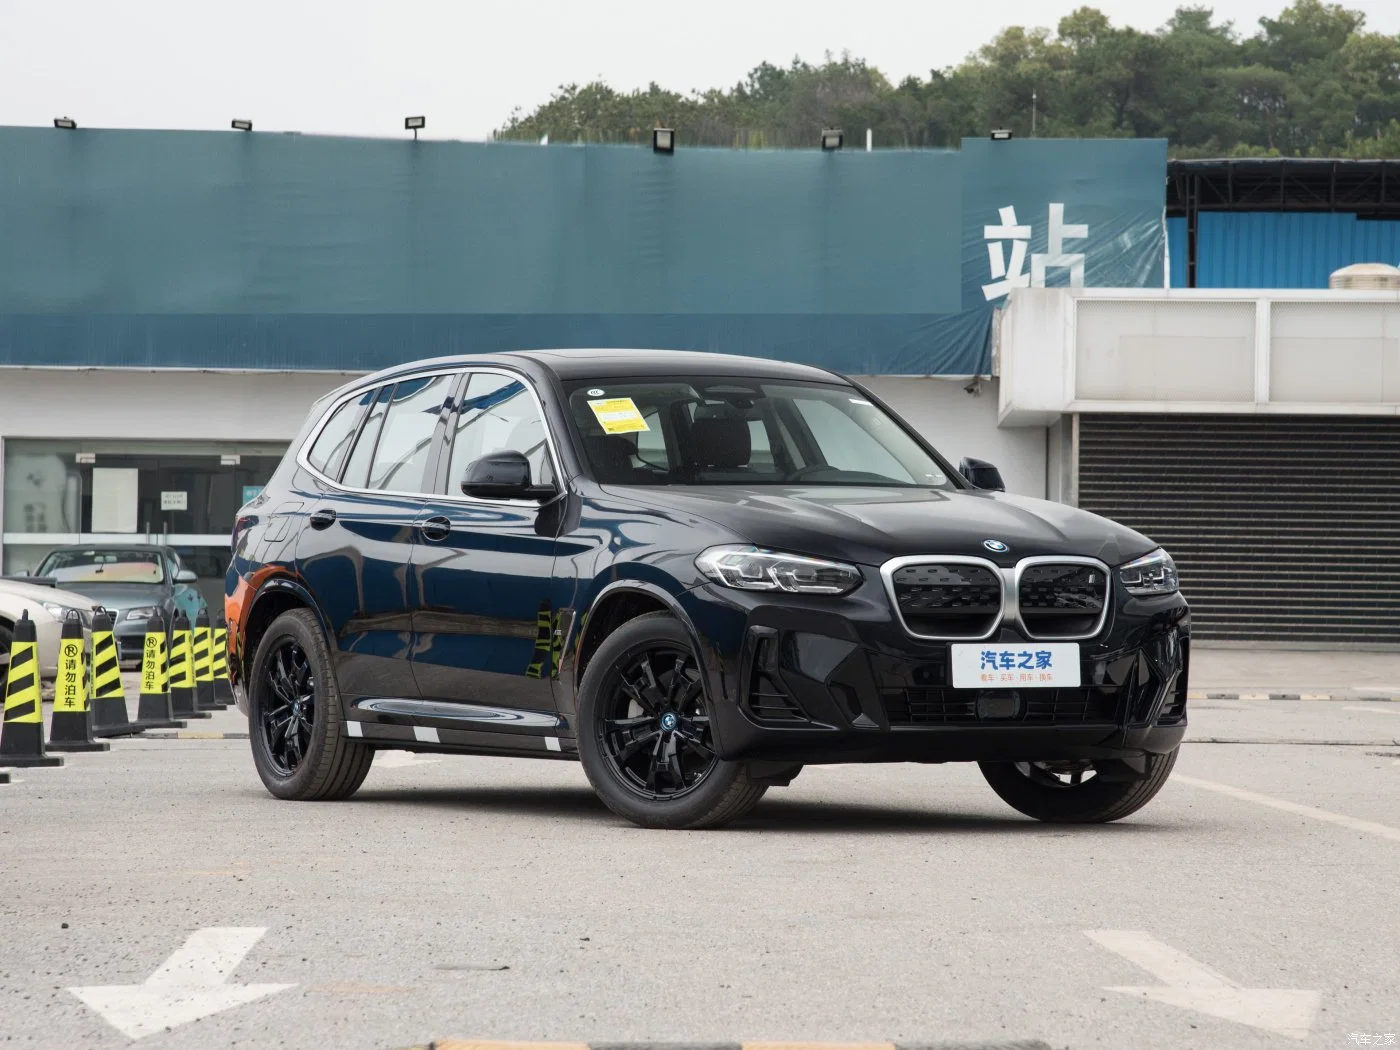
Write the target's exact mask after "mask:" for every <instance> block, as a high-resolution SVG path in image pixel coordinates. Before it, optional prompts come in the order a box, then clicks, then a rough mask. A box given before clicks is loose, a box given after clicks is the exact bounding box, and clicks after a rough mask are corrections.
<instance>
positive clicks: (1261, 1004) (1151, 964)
mask: <svg viewBox="0 0 1400 1050" xmlns="http://www.w3.org/2000/svg"><path fill="white" fill-rule="evenodd" d="M1084 932H1085V935H1086V936H1088V937H1089V939H1090V940H1092V941H1094V942H1095V943H1097V944H1099V945H1101V946H1102V947H1104V948H1107V949H1108V950H1109V951H1111V952H1114V953H1115V954H1117V955H1121V956H1122V957H1123V958H1125V959H1127V960H1128V961H1129V962H1130V963H1132V964H1133V965H1135V966H1138V967H1140V968H1142V969H1144V970H1146V971H1147V972H1148V973H1150V974H1151V975H1152V976H1153V977H1155V978H1157V980H1159V981H1161V982H1162V984H1163V987H1158V988H1149V987H1111V988H1109V989H1108V991H1110V992H1122V993H1123V994H1124V995H1138V996H1142V997H1144V998H1147V999H1155V1000H1157V1002H1159V1003H1169V1004H1171V1005H1172V1006H1179V1007H1181V1008H1182V1009H1184V1010H1195V1011H1196V1012H1197V1013H1203V1014H1209V1015H1210V1016H1211V1017H1219V1018H1221V1019H1223V1020H1226V1021H1234V1022H1235V1023H1236V1024H1243V1025H1249V1026H1250V1027H1251V1028H1262V1029H1263V1030H1264V1031H1266V1032H1275V1033H1277V1034H1278V1035H1286V1036H1288V1037H1289V1038H1290V1039H1306V1038H1307V1037H1308V1032H1309V1031H1310V1030H1311V1029H1312V1022H1313V1017H1314V1016H1315V1015H1316V1013H1317V1008H1318V1004H1319V1002H1320V1001H1321V999H1322V994H1321V993H1320V992H1310V991H1301V990H1299V989H1295V988H1241V987H1239V986H1238V985H1236V984H1234V983H1233V982H1232V981H1230V980H1228V979H1226V978H1225V977H1224V976H1222V975H1221V974H1218V973H1216V972H1215V971H1214V970H1212V969H1210V968H1209V967H1206V966H1202V965H1201V964H1200V963H1198V962H1197V961H1196V960H1195V959H1193V958H1191V956H1189V955H1187V954H1186V953H1185V952H1179V951H1177V950H1176V949H1175V948H1173V947H1171V946H1170V945H1166V944H1163V943H1162V942H1161V941H1159V940H1157V939H1156V938H1155V937H1153V936H1152V935H1151V934H1148V933H1136V932H1133V931H1131V930H1085V931H1084Z"/></svg>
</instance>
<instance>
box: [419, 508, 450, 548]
mask: <svg viewBox="0 0 1400 1050" xmlns="http://www.w3.org/2000/svg"><path fill="white" fill-rule="evenodd" d="M418 531H419V532H421V533H422V534H423V538H424V539H425V540H434V541H436V540H445V539H447V537H448V536H449V535H450V534H451V532H452V522H451V520H450V519H448V518H447V517H445V516H444V515H442V514H434V515H433V516H432V517H431V518H427V519H425V520H423V521H420V522H419V523H418Z"/></svg>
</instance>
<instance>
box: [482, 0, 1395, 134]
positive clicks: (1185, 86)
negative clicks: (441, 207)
mask: <svg viewBox="0 0 1400 1050" xmlns="http://www.w3.org/2000/svg"><path fill="white" fill-rule="evenodd" d="M658 124H664V125H669V126H674V127H676V128H678V129H679V130H680V134H681V141H682V142H683V143H686V144H691V145H709V146H731V147H739V148H754V147H814V146H815V145H816V141H817V135H818V133H819V132H820V131H821V129H822V128H824V127H832V126H839V127H844V128H845V129H846V130H847V131H848V132H850V133H851V134H852V135H856V134H859V132H860V131H863V130H864V129H865V128H870V129H872V130H873V131H874V134H875V142H876V144H877V145H879V146H896V147H906V148H936V147H953V146H956V145H957V144H958V142H959V140H960V139H962V138H963V137H965V136H968V135H984V134H986V133H987V132H988V131H989V130H991V129H992V128H997V127H1005V128H1010V129H1011V130H1012V131H1013V132H1015V133H1016V134H1017V135H1022V136H1024V135H1029V134H1031V133H1032V126H1033V124H1034V131H1035V133H1036V134H1039V135H1041V136H1057V137H1076V136H1136V137H1160V138H1166V139H1168V141H1169V142H1170V143H1171V148H1172V150H1173V152H1174V153H1175V154H1176V155H1178V156H1205V155H1226V156H1234V155H1267V154H1278V155H1284V156H1326V155H1332V156H1377V155H1382V153H1384V151H1386V150H1389V151H1390V155H1395V154H1397V153H1400V149H1397V145H1396V134H1397V130H1396V129H1397V128H1400V37H1395V36H1387V35H1385V34H1381V33H1372V32H1369V31H1367V30H1366V24H1365V18H1364V16H1363V15H1362V14H1361V13H1360V12H1358V11H1353V10H1350V9H1348V8H1346V7H1345V6H1343V5H1341V4H1337V3H1324V2H1323V0H1293V2H1292V3H1291V4H1289V6H1287V7H1285V8H1284V9H1283V10H1282V11H1280V12H1279V14H1278V15H1277V16H1276V17H1273V18H1261V19H1260V20H1259V23H1258V27H1257V29H1256V31H1255V32H1254V33H1253V34H1252V35H1250V36H1242V35H1241V34H1240V33H1239V32H1238V31H1237V30H1236V28H1235V27H1234V26H1233V25H1232V24H1231V23H1229V22H1217V21H1216V19H1215V14H1214V12H1213V11H1212V10H1211V9H1210V8H1209V7H1201V6H1186V7H1181V8H1178V9H1177V11H1176V13H1175V14H1173V15H1172V17H1171V18H1170V19H1169V20H1168V21H1167V23H1166V24H1165V25H1163V26H1162V27H1161V28H1160V29H1158V30H1156V31H1155V32H1142V31H1140V30H1137V29H1132V28H1129V27H1120V26H1115V25H1113V23H1112V21H1111V20H1110V19H1109V18H1108V16H1107V15H1105V14H1104V13H1103V12H1102V11H1099V10H1097V9H1096V8H1093V7H1079V8H1077V9H1075V10H1072V11H1070V12H1069V13H1068V14H1066V15H1065V16H1064V17H1062V18H1061V19H1060V20H1059V22H1058V23H1057V24H1056V26H1055V28H1054V30H1053V31H1052V30H1051V29H1048V28H1043V27H1041V28H1037V27H1030V28H1027V27H1024V26H1009V27H1007V28H1006V29H1004V30H1002V31H1001V32H1000V33H998V34H997V35H996V36H995V37H994V38H993V39H992V40H990V41H988V42H987V43H986V44H985V45H984V46H983V47H981V48H979V49H978V50H977V51H976V53H974V54H973V55H971V56H969V57H968V58H967V60H966V61H964V62H962V63H960V64H959V65H957V66H954V67H951V68H947V69H935V70H930V72H929V74H928V76H927V78H922V77H906V78H905V79H904V80H902V81H900V82H899V83H898V84H892V83H890V81H889V80H888V79H887V78H886V77H885V76H884V74H882V73H881V72H880V71H879V70H878V69H876V68H874V67H873V66H871V65H869V64H868V63H866V62H865V61H864V60H862V59H860V58H856V57H852V56H851V55H849V54H842V55H841V56H839V57H833V56H832V55H830V54H828V55H826V56H825V57H824V58H823V60H822V62H820V63H818V64H810V63H807V62H804V61H802V60H801V59H793V60H792V61H791V62H790V63H789V64H788V65H785V66H779V65H774V64H772V63H768V62H765V63H763V64H761V65H759V66H757V67H755V68H754V69H753V70H752V71H751V72H750V73H749V74H748V75H747V76H746V77H744V79H743V80H741V81H740V82H739V83H737V84H735V85H733V86H732V87H729V88H712V89H709V90H706V91H702V92H691V93H690V94H687V95H680V94H677V93H676V92H673V91H668V90H666V89H664V88H662V87H660V86H658V85H656V84H652V85H650V86H649V87H648V88H647V89H645V90H638V91H633V92H630V93H623V92H618V91H615V90H614V89H612V88H611V87H609V86H608V85H607V84H604V83H602V82H595V83H591V84H585V85H582V86H579V85H577V84H569V85H565V86H563V87H561V88H560V89H559V90H558V91H557V92H555V94H554V96H553V97H552V98H551V99H550V100H549V101H547V102H545V103H544V104H543V105H541V106H539V107H538V108H536V109H535V110H533V111H532V112H530V113H528V114H522V113H520V112H516V113H515V114H512V116H511V118H510V119H509V120H508V121H507V122H506V124H505V126H504V127H502V128H501V129H500V130H499V131H498V132H497V137H499V138H504V139H538V138H539V137H541V136H542V135H545V134H548V135H549V136H550V138H551V139H553V140H555V141H584V142H634V143H643V142H646V141H648V140H649V137H650V133H651V128H653V127H655V126H657V125H658ZM1378 151H1380V152H1378Z"/></svg>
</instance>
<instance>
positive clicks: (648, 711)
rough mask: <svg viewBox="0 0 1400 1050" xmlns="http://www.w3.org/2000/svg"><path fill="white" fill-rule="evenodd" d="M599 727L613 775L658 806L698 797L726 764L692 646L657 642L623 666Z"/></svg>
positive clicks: (638, 652)
mask: <svg viewBox="0 0 1400 1050" xmlns="http://www.w3.org/2000/svg"><path fill="white" fill-rule="evenodd" d="M595 728H596V730H597V733H598V741H599V745H600V747H601V748H602V751H603V754H604V755H606V756H607V759H608V762H609V763H610V764H611V766H612V770H613V773H614V775H616V776H617V777H619V778H620V779H621V780H623V781H624V782H625V783H626V784H627V785H628V787H630V788H631V790H632V791H633V792H634V793H636V794H637V795H638V796H639V797H641V798H645V799H648V800H651V801H667V800H671V799H677V798H680V797H681V796H683V795H685V794H687V793H688V792H691V791H694V790H695V789H696V788H697V787H699V786H700V785H701V784H702V783H703V782H704V780H705V778H706V777H707V776H709V775H710V773H711V771H712V770H713V769H714V768H715V764H716V762H718V760H719V759H718V756H717V755H716V754H715V749H714V745H713V744H712V742H711V740H710V718H709V715H707V714H706V713H705V707H704V686H703V685H702V684H701V682H700V669H699V667H698V666H697V664H696V662H695V655H694V654H693V653H692V652H691V651H690V649H689V647H686V648H680V647H678V646H675V645H669V644H666V643H658V644H655V645H652V646H649V647H646V648H643V649H641V650H640V651H637V652H635V653H633V654H632V655H631V656H630V657H629V658H628V659H627V660H626V661H624V662H623V663H621V664H620V665H619V666H618V667H617V668H616V672H615V674H614V676H613V678H612V683H611V689H610V690H609V695H608V697H607V699H606V701H605V704H604V716H603V717H602V718H600V719H598V721H597V722H596V726H595Z"/></svg>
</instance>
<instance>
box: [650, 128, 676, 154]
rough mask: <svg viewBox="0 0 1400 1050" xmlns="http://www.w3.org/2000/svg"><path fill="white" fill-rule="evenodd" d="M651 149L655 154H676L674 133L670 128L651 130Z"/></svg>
mask: <svg viewBox="0 0 1400 1050" xmlns="http://www.w3.org/2000/svg"><path fill="white" fill-rule="evenodd" d="M651 148H652V149H653V150H654V151H655V152H657V153H675V152H676V133H675V131H674V130H672V129H671V128H652V129H651Z"/></svg>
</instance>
